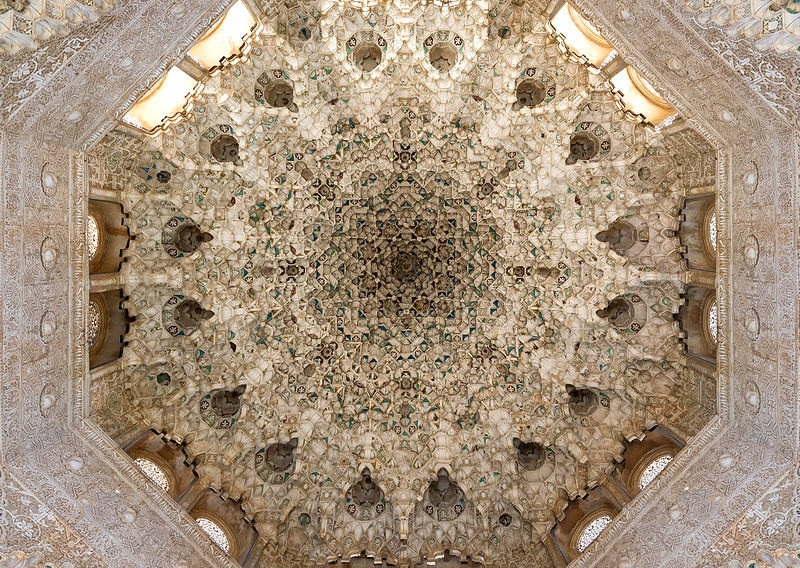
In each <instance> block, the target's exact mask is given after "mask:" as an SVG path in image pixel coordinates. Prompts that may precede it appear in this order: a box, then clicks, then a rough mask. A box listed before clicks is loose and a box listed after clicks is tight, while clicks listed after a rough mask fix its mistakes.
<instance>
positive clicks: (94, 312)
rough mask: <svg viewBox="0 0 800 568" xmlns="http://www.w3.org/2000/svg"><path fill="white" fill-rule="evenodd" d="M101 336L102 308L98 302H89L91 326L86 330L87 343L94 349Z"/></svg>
mask: <svg viewBox="0 0 800 568" xmlns="http://www.w3.org/2000/svg"><path fill="white" fill-rule="evenodd" d="M99 335H100V306H99V305H97V302H95V301H91V302H89V325H88V327H87V329H86V341H87V342H88V344H89V347H92V346H93V345H94V344H95V342H96V341H97V337H98V336H99Z"/></svg>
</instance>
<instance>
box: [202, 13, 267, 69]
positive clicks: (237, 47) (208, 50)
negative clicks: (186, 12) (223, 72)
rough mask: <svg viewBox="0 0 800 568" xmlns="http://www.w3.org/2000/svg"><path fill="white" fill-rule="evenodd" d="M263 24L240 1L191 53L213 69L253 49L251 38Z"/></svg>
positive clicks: (205, 66)
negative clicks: (251, 47)
mask: <svg viewBox="0 0 800 568" xmlns="http://www.w3.org/2000/svg"><path fill="white" fill-rule="evenodd" d="M259 28H260V24H259V22H258V20H256V18H255V17H254V16H253V15H252V14H251V13H250V10H248V9H247V7H246V6H245V5H244V4H243V3H242V2H241V0H240V1H238V2H236V3H235V4H234V5H233V6H231V7H230V9H229V10H228V11H227V13H226V14H225V15H224V16H223V17H222V19H221V20H220V21H219V22H218V23H217V24H216V25H215V26H214V27H213V28H211V30H209V31H208V33H206V34H205V35H204V36H203V37H202V38H200V40H199V41H198V42H197V43H196V44H195V45H194V47H192V49H190V50H189V57H191V58H192V59H193V60H195V61H196V62H197V63H199V64H200V65H202V66H203V67H204V68H205V69H208V70H212V69H216V68H219V67H221V66H223V65H224V64H225V63H226V62H229V61H230V60H232V59H235V58H237V57H241V56H244V55H246V54H247V53H248V52H249V51H250V40H251V39H253V37H254V36H255V35H256V33H257V32H258V30H259Z"/></svg>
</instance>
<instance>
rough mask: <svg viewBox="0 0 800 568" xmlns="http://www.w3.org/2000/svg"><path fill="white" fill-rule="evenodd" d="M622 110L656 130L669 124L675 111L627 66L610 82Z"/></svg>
mask: <svg viewBox="0 0 800 568" xmlns="http://www.w3.org/2000/svg"><path fill="white" fill-rule="evenodd" d="M610 83H611V86H612V90H613V91H614V94H615V95H616V96H617V99H618V100H619V102H620V104H621V105H622V108H623V110H625V111H626V112H628V113H630V114H631V115H634V116H636V117H637V118H640V119H641V120H642V121H643V122H647V123H649V124H652V125H653V126H655V127H656V128H659V127H661V126H665V124H666V123H667V122H671V121H672V119H673V118H674V117H675V115H676V111H675V109H674V108H672V106H671V105H670V104H669V103H668V102H667V101H666V100H665V99H664V97H662V96H661V94H659V92H658V91H656V90H655V88H654V87H653V85H651V84H650V82H649V81H648V80H647V79H645V78H644V77H642V76H641V75H640V74H639V73H638V72H637V71H636V69H634V68H633V67H632V66H630V65H629V66H628V67H626V68H625V69H623V70H622V71H620V72H619V73H617V74H616V75H614V76H613V77H612V78H611V80H610Z"/></svg>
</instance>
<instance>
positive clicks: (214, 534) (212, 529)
mask: <svg viewBox="0 0 800 568" xmlns="http://www.w3.org/2000/svg"><path fill="white" fill-rule="evenodd" d="M197 524H198V525H200V528H201V529H203V532H205V533H206V534H207V535H208V536H209V538H210V539H211V540H213V541H214V544H216V545H217V546H219V547H220V548H221V549H222V550H224V551H225V552H228V551H229V550H230V549H231V543H230V542H228V537H227V536H226V535H225V531H223V530H222V528H221V527H220V526H219V525H218V524H217V523H215V522H214V521H212V520H211V519H207V518H205V517H198V518H197Z"/></svg>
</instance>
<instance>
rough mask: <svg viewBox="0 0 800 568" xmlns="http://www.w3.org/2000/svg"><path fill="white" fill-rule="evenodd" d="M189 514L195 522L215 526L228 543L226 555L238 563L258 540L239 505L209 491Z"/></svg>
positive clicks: (254, 530)
mask: <svg viewBox="0 0 800 568" xmlns="http://www.w3.org/2000/svg"><path fill="white" fill-rule="evenodd" d="M189 514H190V515H191V516H192V517H194V519H195V520H198V519H208V520H210V521H212V522H213V523H214V524H215V525H217V526H218V527H219V528H220V529H221V530H222V532H223V533H224V534H225V539H226V540H227V542H228V545H229V549H228V550H227V553H228V554H229V555H230V556H231V557H233V558H235V559H236V560H237V561H238V562H239V563H241V564H244V563H245V561H246V560H247V557H248V555H249V554H250V551H251V550H252V548H253V545H254V544H255V542H256V539H257V538H258V532H256V529H255V528H254V527H253V523H252V521H251V520H248V519H247V517H246V515H245V512H244V510H243V509H242V506H241V503H239V502H238V501H233V500H231V499H223V498H222V497H221V496H220V495H219V494H218V493H216V492H215V491H213V490H212V489H209V490H207V491H205V492H204V493H203V494H202V495H201V496H200V498H199V499H198V500H197V502H196V503H194V505H193V506H192V508H191V510H190V511H189ZM201 528H202V525H201ZM212 540H214V539H213V538H212ZM221 548H222V547H221Z"/></svg>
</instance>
